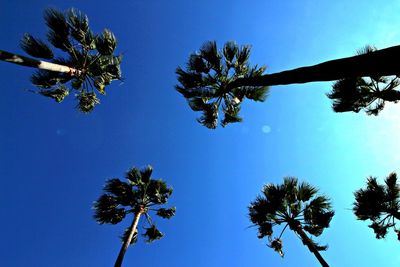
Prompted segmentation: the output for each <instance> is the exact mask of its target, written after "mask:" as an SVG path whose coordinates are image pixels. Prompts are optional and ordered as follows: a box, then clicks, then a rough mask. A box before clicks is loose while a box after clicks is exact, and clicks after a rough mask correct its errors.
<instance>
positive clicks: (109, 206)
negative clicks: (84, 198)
mask: <svg viewBox="0 0 400 267" xmlns="http://www.w3.org/2000/svg"><path fill="white" fill-rule="evenodd" d="M152 171H153V169H152V167H151V166H150V165H149V166H147V167H146V168H144V169H142V170H140V169H138V168H132V169H130V170H129V171H128V172H127V174H126V179H127V180H128V181H127V182H122V181H120V180H119V179H111V180H108V181H107V182H106V184H105V186H104V191H105V193H104V194H103V195H101V196H100V197H99V199H98V200H97V201H96V202H94V205H93V208H94V210H95V214H94V218H95V219H96V221H97V222H98V223H99V224H105V223H109V224H117V223H119V222H121V221H122V220H123V219H124V218H125V217H126V216H127V215H128V214H130V213H132V214H133V220H132V223H131V225H130V226H129V227H128V228H127V229H126V230H125V232H124V234H123V235H122V236H121V239H122V242H123V244H122V247H121V250H120V252H119V254H118V257H117V260H116V261H115V265H114V266H115V267H117V266H118V267H119V266H121V264H122V261H123V258H124V255H125V252H126V250H127V249H128V246H129V245H132V244H134V243H136V241H137V238H138V225H139V220H140V218H141V216H142V215H143V216H145V218H146V222H147V223H148V225H149V227H147V228H145V232H144V234H143V235H144V236H145V237H147V242H148V243H150V242H153V241H154V240H157V239H160V238H162V237H163V234H162V233H161V232H160V231H159V230H158V229H157V227H156V225H155V224H154V222H153V221H152V219H151V217H150V215H149V212H150V211H154V212H155V214H156V215H157V216H160V217H161V218H164V219H170V218H171V217H172V216H174V215H175V211H176V208H175V207H172V208H168V209H166V208H162V207H161V208H160V207H159V206H161V205H163V204H166V203H167V201H168V198H169V197H170V196H171V194H172V188H171V187H168V186H167V185H166V183H165V182H164V181H162V180H154V179H152V178H151V174H152Z"/></svg>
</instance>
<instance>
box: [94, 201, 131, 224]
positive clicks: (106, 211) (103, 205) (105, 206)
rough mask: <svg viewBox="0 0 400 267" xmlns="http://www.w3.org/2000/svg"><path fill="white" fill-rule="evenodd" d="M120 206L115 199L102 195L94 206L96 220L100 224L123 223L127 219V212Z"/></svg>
mask: <svg viewBox="0 0 400 267" xmlns="http://www.w3.org/2000/svg"><path fill="white" fill-rule="evenodd" d="M118 206H119V205H118V202H117V200H116V199H115V198H114V197H112V196H110V195H107V194H104V195H101V196H100V198H99V199H98V200H97V201H96V202H94V204H93V209H94V210H95V214H94V218H95V220H96V221H97V222H98V223H99V224H105V223H110V224H117V223H119V222H121V221H122V220H123V219H124V218H125V216H126V212H125V210H124V209H123V208H119V207H118Z"/></svg>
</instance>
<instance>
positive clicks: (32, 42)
mask: <svg viewBox="0 0 400 267" xmlns="http://www.w3.org/2000/svg"><path fill="white" fill-rule="evenodd" d="M21 48H22V49H23V50H24V51H25V52H26V53H28V54H29V55H31V56H33V57H39V58H44V59H52V58H53V57H54V54H53V51H51V49H50V47H49V46H48V45H47V44H45V43H44V42H43V41H41V40H39V39H36V38H35V37H33V36H32V35H30V34H29V33H25V34H24V37H23V38H22V40H21Z"/></svg>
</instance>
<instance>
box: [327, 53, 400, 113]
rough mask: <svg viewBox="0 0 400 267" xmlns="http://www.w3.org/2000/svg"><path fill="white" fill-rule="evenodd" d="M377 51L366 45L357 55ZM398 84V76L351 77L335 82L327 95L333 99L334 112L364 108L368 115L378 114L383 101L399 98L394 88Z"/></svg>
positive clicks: (382, 106)
mask: <svg viewBox="0 0 400 267" xmlns="http://www.w3.org/2000/svg"><path fill="white" fill-rule="evenodd" d="M375 51H377V49H376V48H375V47H373V46H366V47H365V48H364V49H361V50H359V51H358V52H357V54H358V55H363V54H369V53H373V52H375ZM399 84H400V82H399V78H398V76H391V77H385V76H379V75H377V76H372V77H366V78H362V77H352V78H345V79H341V80H339V81H337V82H335V83H334V84H333V86H332V91H331V92H330V93H328V94H327V96H328V97H329V98H330V99H332V100H333V103H332V108H333V110H334V111H335V112H347V111H353V112H359V111H360V110H365V112H366V113H367V114H368V115H378V114H379V112H380V111H382V110H383V108H384V106H385V101H390V102H395V103H397V101H399V100H400V92H399V91H397V90H395V89H396V87H397V86H398V85H399Z"/></svg>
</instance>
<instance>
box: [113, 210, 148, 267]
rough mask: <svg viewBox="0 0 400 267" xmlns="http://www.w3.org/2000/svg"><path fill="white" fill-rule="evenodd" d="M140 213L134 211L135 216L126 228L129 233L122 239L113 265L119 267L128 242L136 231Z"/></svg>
mask: <svg viewBox="0 0 400 267" xmlns="http://www.w3.org/2000/svg"><path fill="white" fill-rule="evenodd" d="M140 215H142V212H141V211H138V212H136V213H135V217H134V219H133V222H132V224H131V226H130V227H129V229H128V231H129V234H128V235H127V238H126V239H125V240H124V243H123V244H122V247H121V250H120V251H119V254H118V258H117V260H116V261H115V264H114V267H121V265H122V261H123V259H124V255H125V252H126V250H127V249H128V247H129V245H130V243H131V242H132V238H133V235H134V233H135V232H136V228H137V226H138V223H139V219H140Z"/></svg>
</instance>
